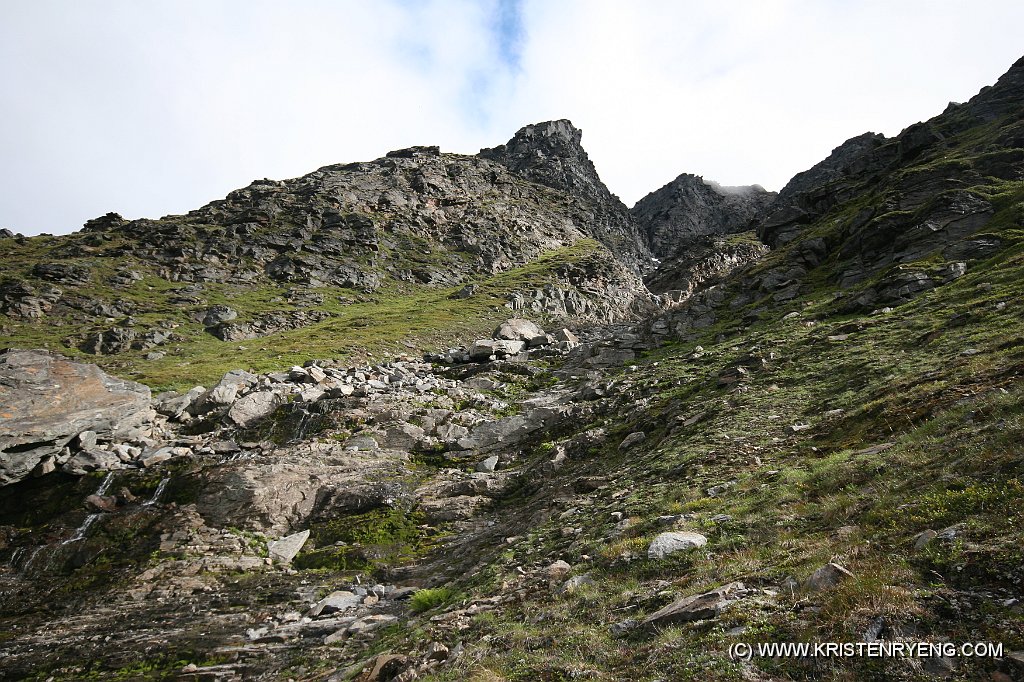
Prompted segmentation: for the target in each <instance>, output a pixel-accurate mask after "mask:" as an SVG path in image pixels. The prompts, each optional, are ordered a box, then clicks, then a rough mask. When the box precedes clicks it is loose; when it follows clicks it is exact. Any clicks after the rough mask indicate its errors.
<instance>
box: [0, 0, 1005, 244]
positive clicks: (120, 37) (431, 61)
mask: <svg viewBox="0 0 1024 682" xmlns="http://www.w3.org/2000/svg"><path fill="white" fill-rule="evenodd" d="M0 1H2V0H0ZM509 1H511V0H489V1H481V2H474V1H472V0H430V1H424V2H408V1H407V0H391V1H389V2H373V3H367V2H356V1H349V2H333V1H329V0H305V1H303V2H289V3H280V2H269V1H264V0H258V1H257V0H220V1H218V2H210V1H200V0H176V1H170V0H147V2H145V3H139V2H134V1H132V0H92V1H90V2H70V1H68V0H65V1H59V0H34V2H32V3H15V2H13V1H7V2H5V4H3V5H0V88H2V92H4V102H3V106H2V107H0V182H2V183H3V184H2V187H3V189H2V190H0V226H6V227H10V228H12V229H14V230H16V231H22V232H25V233H28V234H32V233H37V232H40V231H50V232H68V231H71V230H74V229H77V228H78V227H79V226H80V225H81V224H82V222H83V221H84V220H86V219H88V218H91V217H94V216H96V215H100V214H102V213H105V212H107V211H118V212H121V213H123V214H124V215H126V216H129V217H140V216H159V215H163V214H165V213H180V212H184V211H187V210H189V209H192V208H195V207H197V206H199V205H201V204H203V203H205V202H206V201H209V200H211V199H214V198H218V197H220V196H223V195H224V194H226V193H227V192H228V191H230V190H231V189H233V188H235V187H239V186H243V185H246V184H248V182H249V181H250V180H252V179H254V178H258V177H274V178H281V177H294V176H297V175H301V174H303V173H306V172H309V171H311V170H313V169H315V168H316V167H319V166H322V165H325V164H329V163H339V162H346V161H353V160H361V159H371V158H375V157H378V156H381V155H383V154H384V153H385V152H386V151H388V150H390V149H395V148H398V147H402V146H409V145H413V144H440V145H441V146H442V148H444V149H446V150H450V151H462V152H467V153H473V152H475V151H476V150H477V149H479V148H480V147H481V146H492V145H495V144H499V143H501V142H503V141H505V140H506V139H507V138H508V137H510V136H511V135H512V133H514V132H515V130H516V129H518V128H519V127H520V126H522V125H525V124H527V123H533V122H536V121H540V120H545V119H551V118H571V119H572V120H573V121H574V123H576V124H577V125H578V126H579V127H581V128H583V130H584V145H585V146H586V148H587V150H588V151H589V152H590V155H591V157H592V158H593V159H594V161H595V163H596V165H597V166H598V169H599V171H600V172H601V174H602V177H603V178H604V180H605V182H606V183H607V184H608V185H609V187H610V188H611V189H612V191H613V192H616V193H618V194H619V195H620V196H622V197H623V199H624V200H625V201H627V203H632V202H634V201H636V200H637V199H639V198H640V197H642V196H643V195H644V194H646V193H647V192H649V191H652V190H654V189H657V188H658V187H659V186H661V185H662V184H664V183H665V182H667V181H669V180H671V179H672V178H673V177H675V176H676V175H678V174H679V173H681V172H694V173H699V174H703V175H704V176H705V177H707V178H709V179H714V180H717V181H720V182H722V183H723V184H748V183H754V182H759V183H761V184H763V185H765V186H767V187H769V188H773V189H778V188H780V187H781V186H782V185H783V184H784V183H785V182H786V180H787V179H788V178H789V177H790V176H792V175H793V174H795V173H796V172H798V171H800V170H803V169H805V168H807V167H809V166H810V165H812V164H814V163H816V162H817V161H819V160H820V159H822V158H823V157H824V156H826V155H827V154H828V152H829V151H830V150H831V149H832V148H833V147H835V146H836V145H838V144H839V143H841V142H843V141H844V140H845V139H847V138H848V137H851V136H853V135H857V134H859V133H861V132H864V131H867V130H874V131H878V132H884V133H885V134H887V135H892V134H895V133H897V132H899V130H900V129H901V128H903V127H905V126H906V125H909V124H910V123H913V122H915V121H917V120H921V119H923V118H927V117H929V116H931V115H934V114H936V113H938V112H940V111H941V110H942V109H943V108H944V107H945V104H946V102H947V101H949V100H951V99H955V100H964V99H967V98H968V97H970V96H971V95H973V94H974V93H975V92H976V91H977V90H978V89H979V88H980V87H981V86H983V85H985V84H988V83H991V82H992V81H994V79H995V78H996V77H998V76H999V75H1000V74H1001V73H1002V72H1003V71H1005V70H1006V68H1007V67H1008V66H1009V65H1010V64H1011V63H1012V62H1013V61H1014V60H1015V59H1016V58H1018V57H1019V56H1020V54H1018V53H1017V51H1018V50H1019V49H1020V48H1019V39H1018V36H1017V33H1018V31H1017V29H1018V28H1019V26H1021V25H1024V6H1021V5H1020V3H1018V2H981V3H978V2H975V3H971V4H967V3H959V2H937V1H935V0H932V1H928V2H924V1H922V0H911V1H906V2H901V3H891V2H884V3H883V2H861V3H843V2H838V1H835V2H811V1H809V0H785V1H779V2H772V1H768V0H764V1H760V2H755V1H741V0H734V1H733V2H730V3H718V2H654V1H650V2H629V3H624V2H612V1H607V2H605V1H600V0H525V1H524V2H523V4H522V7H521V11H522V26H523V29H524V32H525V33H524V35H523V36H522V40H521V41H519V43H518V45H519V48H520V50H521V52H520V54H519V59H518V63H517V64H510V63H509V55H508V54H507V50H505V52H504V53H503V50H502V48H501V41H500V40H499V36H498V35H497V34H496V33H495V31H496V30H497V27H498V23H499V22H498V21H497V11H498V9H499V3H500V2H509Z"/></svg>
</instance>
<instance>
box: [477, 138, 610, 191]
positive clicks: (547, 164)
mask: <svg viewBox="0 0 1024 682" xmlns="http://www.w3.org/2000/svg"><path fill="white" fill-rule="evenodd" d="M582 139H583V131H582V130H580V129H579V128H577V127H576V126H574V125H573V124H572V122H571V121H569V120H568V119H564V118H563V119H559V120H557V121H545V122H543V123H534V124H532V125H528V126H523V127H522V128H520V129H519V131H518V132H517V133H516V134H515V135H514V136H513V137H512V139H511V140H509V141H508V142H507V143H505V144H503V145H499V146H497V147H492V148H490V149H481V150H480V154H479V156H481V157H483V158H485V159H491V160H492V161H497V162H498V163H500V164H502V165H503V166H505V167H507V168H508V169H509V170H511V171H512V172H513V173H516V174H518V175H520V176H522V177H524V178H526V179H528V180H532V181H533V182H539V183H541V184H543V185H547V186H549V187H554V188H555V189H561V190H565V191H568V192H570V193H572V194H574V195H577V196H585V197H588V198H592V199H598V200H600V201H610V202H615V203H620V202H619V201H618V199H617V198H615V197H614V196H613V195H612V193H611V192H609V191H608V188H607V187H606V186H605V184H604V183H603V182H601V178H600V177H598V175H597V169H595V168H594V164H593V162H592V161H591V160H590V157H589V156H587V152H586V151H585V150H584V149H583V146H582V145H581V144H580V141H581V140H582Z"/></svg>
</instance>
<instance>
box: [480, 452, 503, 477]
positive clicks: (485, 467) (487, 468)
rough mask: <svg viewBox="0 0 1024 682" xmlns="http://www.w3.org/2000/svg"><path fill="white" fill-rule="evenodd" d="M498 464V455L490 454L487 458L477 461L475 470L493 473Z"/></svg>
mask: <svg viewBox="0 0 1024 682" xmlns="http://www.w3.org/2000/svg"><path fill="white" fill-rule="evenodd" d="M497 466H498V456H497V455H492V456H490V457H488V458H487V459H485V460H483V461H480V462H477V464H476V470H477V471H480V472H483V473H493V472H494V470H495V469H496V468H497Z"/></svg>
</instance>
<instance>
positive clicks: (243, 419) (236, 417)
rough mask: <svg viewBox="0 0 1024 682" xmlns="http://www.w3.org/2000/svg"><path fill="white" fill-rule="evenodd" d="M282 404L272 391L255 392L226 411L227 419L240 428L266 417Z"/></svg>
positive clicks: (279, 397) (281, 398)
mask: <svg viewBox="0 0 1024 682" xmlns="http://www.w3.org/2000/svg"><path fill="white" fill-rule="evenodd" d="M282 404H284V399H283V397H282V396H281V395H280V394H278V393H275V392H274V391H256V392H255V393H250V394H249V395H247V396H245V397H243V398H241V399H239V400H238V401H236V402H235V403H234V404H233V405H231V408H230V409H229V410H228V419H230V420H231V421H233V422H234V423H235V424H237V425H238V426H241V427H243V428H244V427H246V426H249V425H250V424H252V423H253V422H255V421H257V420H259V419H262V418H263V417H266V416H267V415H269V414H271V413H272V412H273V411H274V410H276V409H277V408H278V407H279V406H281V405H282Z"/></svg>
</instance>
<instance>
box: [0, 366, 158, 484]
mask: <svg viewBox="0 0 1024 682" xmlns="http://www.w3.org/2000/svg"><path fill="white" fill-rule="evenodd" d="M149 399H150V393H149V389H148V388H147V387H145V386H142V385H141V384H137V383H135V382H133V381H125V380H122V379H115V378H114V377H111V376H109V375H108V374H106V373H105V372H103V371H102V370H100V369H99V368H98V367H96V366H95V365H84V364H80V363H77V362H72V361H70V360H68V359H66V358H64V357H62V356H60V355H55V354H51V353H46V352H42V351H20V350H11V351H8V352H6V353H3V354H2V355H0V415H2V416H3V419H0V485H7V484H9V483H14V482H15V481H19V480H21V479H22V478H25V477H26V476H28V475H29V474H30V473H31V471H32V469H33V468H34V467H35V466H36V464H38V463H39V461H40V460H42V459H43V458H44V457H47V456H55V455H57V454H58V453H60V451H61V449H62V448H64V446H66V445H67V444H68V443H69V442H70V441H71V439H72V438H74V437H75V436H77V435H78V434H79V433H81V432H83V431H93V432H95V433H96V436H97V437H98V438H100V439H102V440H108V439H114V438H117V437H120V436H122V435H125V434H127V433H128V432H130V431H131V429H133V428H135V427H138V426H140V425H143V424H145V423H147V422H149V421H150V420H151V419H152V418H153V416H154V413H153V411H152V409H151V408H150V405H149ZM107 454H109V453H107ZM116 459H117V458H116V457H114V460H116ZM84 467H85V464H84V463H83V468H84Z"/></svg>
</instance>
